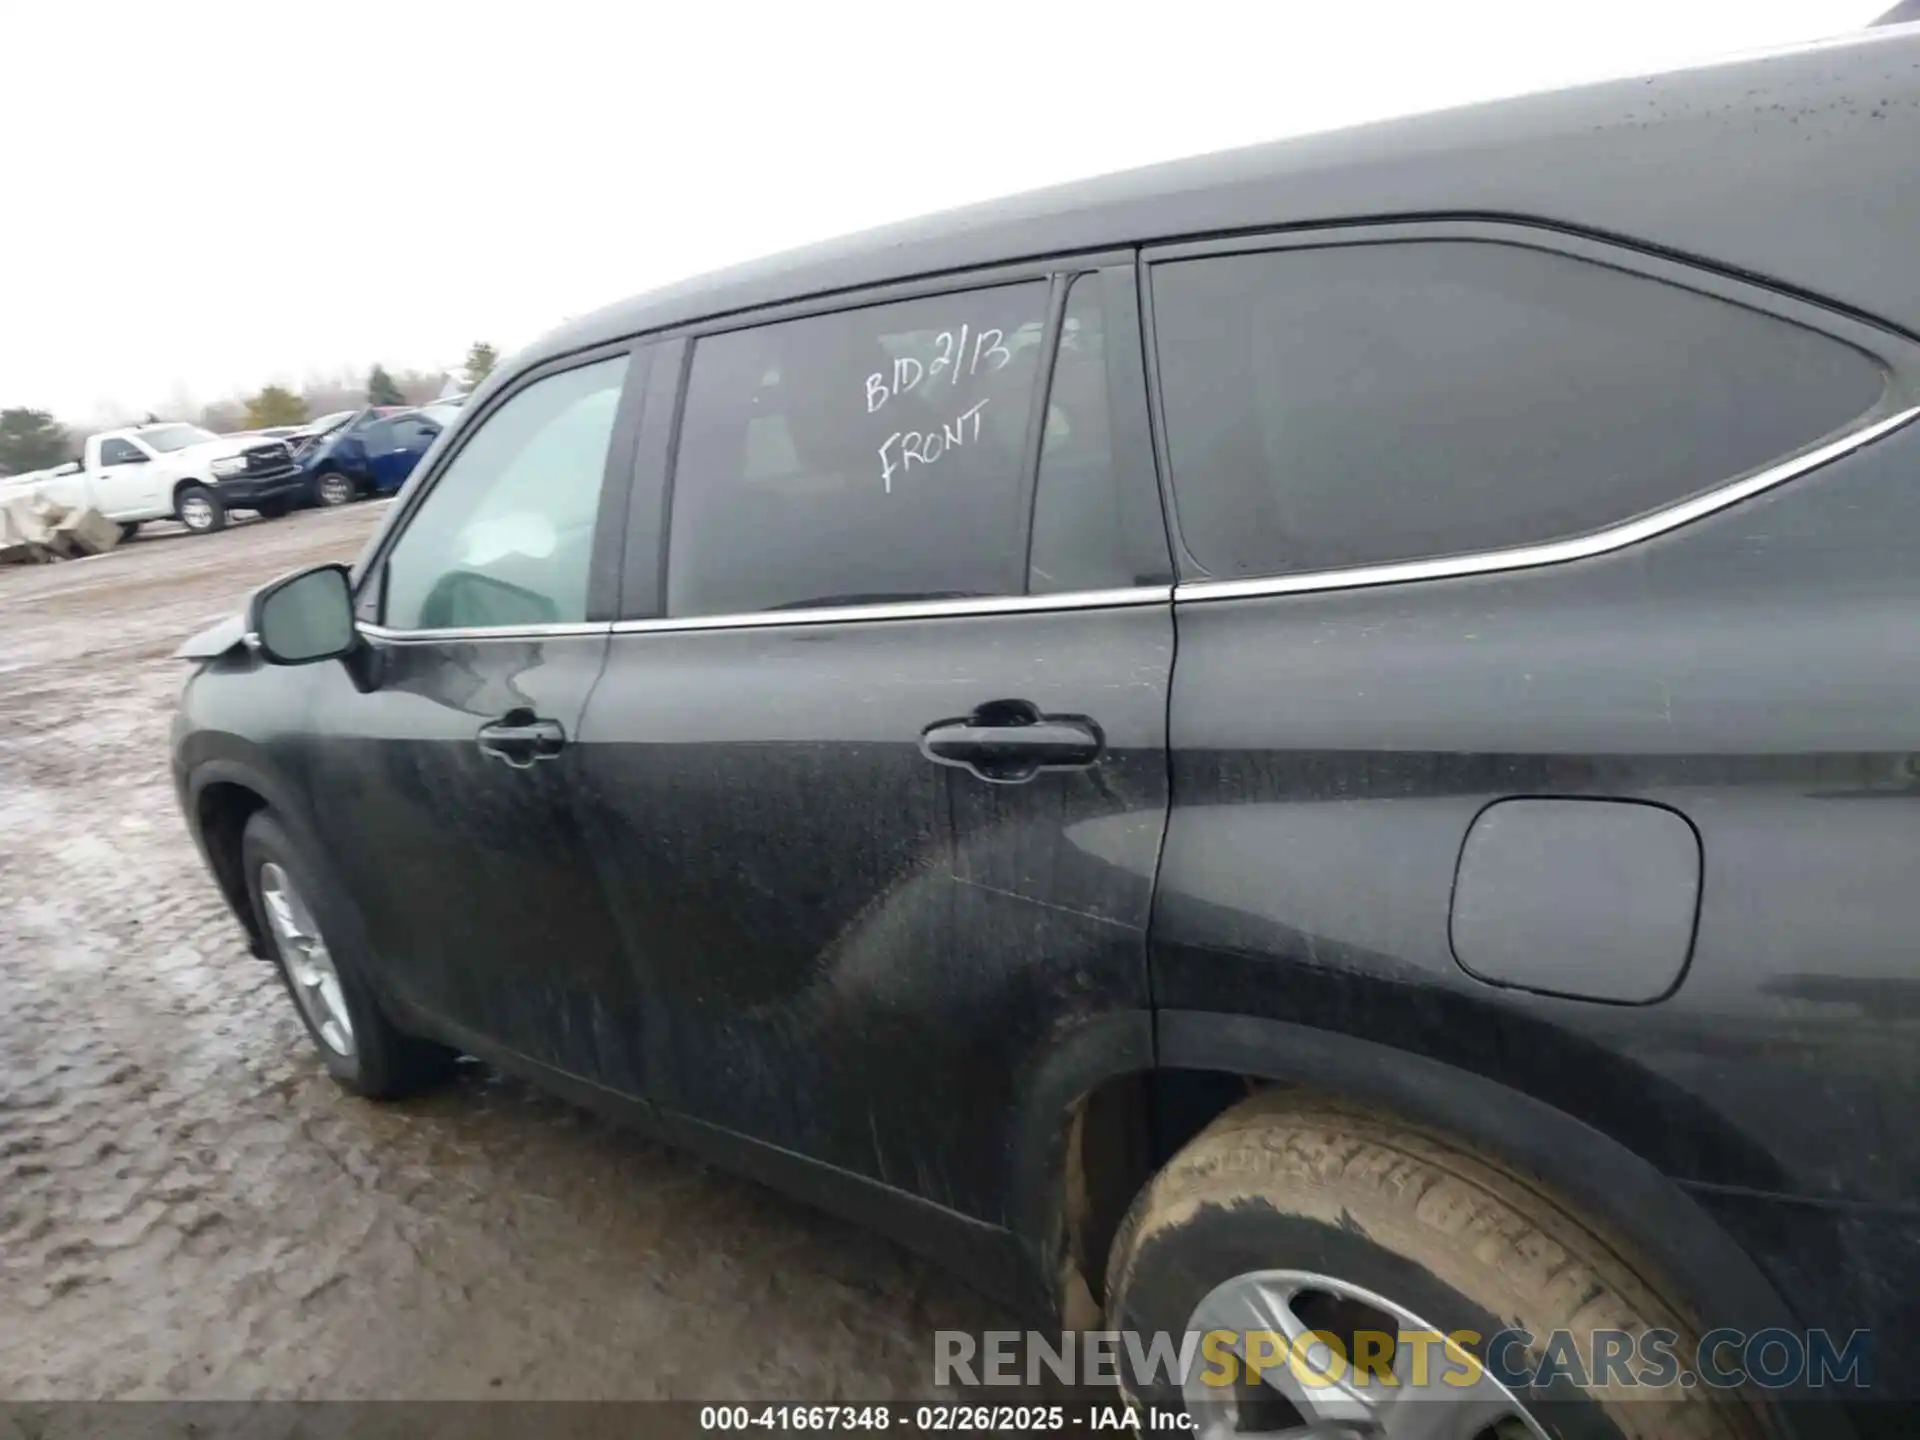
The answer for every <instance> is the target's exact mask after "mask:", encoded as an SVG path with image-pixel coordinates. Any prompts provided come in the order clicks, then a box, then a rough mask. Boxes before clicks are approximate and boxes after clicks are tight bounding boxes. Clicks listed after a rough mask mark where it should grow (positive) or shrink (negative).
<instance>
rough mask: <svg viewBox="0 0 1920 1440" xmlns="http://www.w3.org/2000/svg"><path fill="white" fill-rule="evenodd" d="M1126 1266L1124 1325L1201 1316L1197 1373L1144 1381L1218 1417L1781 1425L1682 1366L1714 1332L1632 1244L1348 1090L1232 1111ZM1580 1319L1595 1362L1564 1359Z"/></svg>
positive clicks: (1582, 1339)
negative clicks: (1645, 1270)
mask: <svg viewBox="0 0 1920 1440" xmlns="http://www.w3.org/2000/svg"><path fill="white" fill-rule="evenodd" d="M1107 1278H1108V1296H1107V1318H1106V1325H1107V1328H1108V1329H1109V1330H1124V1331H1133V1332H1137V1333H1139V1334H1140V1337H1141V1339H1140V1343H1141V1345H1142V1346H1145V1345H1147V1344H1148V1343H1149V1342H1150V1341H1151V1340H1152V1339H1154V1338H1155V1337H1156V1336H1158V1335H1159V1334H1161V1333H1163V1332H1166V1333H1170V1334H1171V1335H1172V1336H1173V1337H1174V1339H1175V1343H1176V1344H1178V1343H1179V1340H1180V1337H1182V1336H1183V1335H1187V1334H1197V1335H1199V1336H1200V1337H1201V1339H1200V1342H1199V1345H1198V1347H1197V1349H1196V1351H1195V1357H1196V1358H1195V1360H1194V1362H1193V1364H1192V1365H1191V1366H1190V1367H1189V1369H1188V1371H1187V1372H1186V1373H1185V1374H1184V1375H1172V1376H1168V1375H1165V1374H1163V1373H1155V1374H1152V1375H1150V1376H1148V1377H1144V1378H1142V1379H1139V1380H1133V1381H1131V1382H1130V1383H1129V1385H1128V1388H1129V1390H1131V1391H1132V1392H1133V1393H1134V1394H1135V1396H1136V1398H1138V1399H1139V1400H1141V1401H1144V1402H1147V1403H1150V1404H1152V1405H1153V1406H1154V1407H1155V1408H1156V1409H1162V1410H1166V1411H1172V1412H1178V1411H1180V1410H1181V1409H1184V1410H1185V1411H1186V1412H1187V1414H1188V1415H1189V1416H1190V1417H1192V1420H1193V1422H1194V1425H1193V1428H1194V1429H1195V1430H1196V1431H1197V1433H1198V1434H1200V1435H1202V1436H1216V1435H1218V1436H1224V1435H1239V1434H1245V1433H1248V1432H1260V1433H1265V1434H1279V1435H1316V1436H1317V1435H1341V1436H1346V1435H1354V1436H1363V1435H1364V1436H1379V1437H1383V1440H1392V1437H1396V1436H1421V1437H1445V1440H1548V1437H1550V1436H1551V1437H1555V1440H1753V1437H1756V1436H1757V1435H1758V1434H1759V1429H1758V1426H1757V1422H1756V1419H1755V1416H1754V1413H1753V1412H1752V1410H1751V1409H1749V1408H1748V1407H1747V1406H1746V1405H1745V1404H1744V1403H1743V1402H1742V1401H1741V1400H1740V1399H1739V1397H1738V1396H1737V1395H1735V1394H1732V1393H1718V1392H1713V1391H1704V1392H1703V1391H1702V1390H1701V1389H1700V1388H1689V1387H1688V1385H1687V1384H1686V1383H1684V1382H1683V1381H1682V1380H1681V1379H1680V1375H1681V1374H1683V1373H1687V1371H1688V1367H1689V1365H1690V1362H1691V1360H1692V1356H1693V1349H1692V1346H1693V1344H1694V1342H1695V1341H1696V1340H1697V1336H1696V1335H1695V1334H1694V1332H1693V1331H1692V1330H1691V1329H1690V1328H1689V1326H1688V1324H1687V1323H1686V1322H1685V1320H1684V1319H1683V1318H1682V1316H1681V1313H1680V1312H1679V1310H1678V1309H1677V1308H1676V1307H1675V1306H1673V1305H1672V1304H1670V1303H1668V1302H1667V1301H1666V1300H1665V1299H1664V1298H1663V1297H1662V1296H1661V1295H1660V1294H1659V1292H1658V1291H1657V1290H1656V1289H1655V1287H1654V1286H1653V1285H1652V1284H1651V1283H1650V1282H1649V1281H1648V1280H1647V1279H1645V1278H1643V1275H1642V1271H1641V1268H1640V1267H1639V1266H1637V1265H1635V1264H1633V1263H1632V1262H1630V1261H1629V1260H1628V1258H1627V1257H1626V1256H1625V1255H1624V1254H1623V1253H1622V1250H1621V1248H1620V1247H1619V1246H1618V1244H1617V1243H1616V1242H1614V1241H1611V1240H1608V1239H1606V1238H1604V1237H1602V1236H1601V1235H1599V1234H1597V1233H1595V1231H1594V1230H1592V1229H1591V1228H1590V1227H1589V1226H1588V1225H1587V1223H1586V1222H1583V1221H1581V1220H1580V1219H1578V1218H1576V1217H1575V1216H1574V1215H1573V1213H1572V1212H1571V1211H1570V1210H1568V1209H1567V1208H1565V1207H1563V1206H1562V1205H1560V1204H1559V1203H1558V1202H1557V1201H1555V1200H1552V1199H1550V1198H1549V1197H1548V1196H1547V1195H1545V1194H1543V1193H1542V1192H1540V1191H1539V1190H1537V1189H1536V1188H1534V1187H1533V1186H1532V1185H1530V1184H1527V1183H1525V1182H1522V1181H1521V1180H1519V1179H1517V1178H1516V1177H1514V1176H1511V1175H1509V1174H1507V1173H1506V1172H1505V1171H1503V1170H1501V1169H1499V1168H1497V1167H1496V1166H1495V1165H1494V1164H1493V1163H1492V1162H1491V1161H1489V1160H1487V1159H1484V1158H1482V1157H1480V1156H1478V1155H1475V1154H1473V1153H1471V1152H1469V1151H1467V1150H1464V1149H1461V1148H1458V1147H1456V1146H1454V1145H1452V1144H1450V1143H1448V1142H1445V1141H1442V1140H1440V1139H1438V1138H1437V1137H1434V1136H1430V1135H1427V1134H1425V1133H1423V1132H1421V1131H1417V1130H1412V1129H1408V1128H1405V1127H1403V1126H1401V1125H1399V1124H1397V1123H1395V1122H1394V1121H1392V1120H1391V1119H1389V1118H1387V1117H1385V1116H1382V1115H1377V1114H1373V1113H1371V1112H1368V1111H1364V1110H1361V1109H1358V1108H1352V1109H1349V1108H1347V1107H1345V1106H1343V1105H1341V1104H1340V1103H1339V1102H1337V1101H1332V1100H1327V1099H1319V1100H1314V1099H1311V1098H1302V1097H1300V1096H1298V1095H1297V1094H1292V1093H1289V1092H1285V1091H1272V1092H1267V1093H1264V1094H1261V1095H1257V1096H1255V1097H1253V1098H1251V1099H1249V1100H1247V1101H1245V1102H1243V1103H1241V1104H1239V1105H1237V1106H1235V1107H1234V1108H1233V1109H1231V1110H1229V1111H1228V1112H1227V1113H1226V1114H1225V1115H1223V1116H1221V1117H1220V1118H1219V1119H1218V1120H1216V1121H1215V1122H1214V1123H1213V1124H1212V1125H1211V1126H1209V1127H1208V1128H1207V1129H1206V1130H1204V1131H1202V1132H1201V1134H1200V1135H1199V1136H1198V1137H1197V1138H1195V1139H1194V1140H1193V1141H1192V1142H1191V1143H1189V1144H1188V1146H1187V1147H1186V1148H1185V1149H1184V1150H1182V1151H1181V1152H1180V1153H1179V1154H1178V1155H1176V1156H1175V1157H1174V1158H1173V1160H1172V1161H1170V1162H1169V1163H1168V1165H1167V1167H1166V1169H1165V1170H1163V1171H1161V1172H1160V1174H1159V1175H1157V1176H1156V1177H1155V1178H1154V1180H1153V1181H1152V1183H1151V1184H1149V1185H1148V1186H1147V1188H1146V1189H1145V1190H1144V1191H1143V1192H1142V1193H1141V1194H1140V1196H1139V1198H1138V1199H1137V1200H1136V1201H1135V1202H1134V1205H1133V1208H1132V1210H1131V1211H1130V1212H1129V1214H1128V1216H1127V1218H1126V1221H1125V1223H1124V1224H1122V1226H1121V1228H1120V1233H1119V1234H1118V1236H1116V1237H1115V1240H1114V1244H1113V1254H1112V1257H1111V1259H1110V1261H1109V1264H1108V1270H1107ZM1661 1332H1666V1333H1667V1335H1670V1336H1671V1337H1673V1338H1672V1339H1671V1340H1668V1339H1667V1338H1666V1337H1665V1336H1663V1335H1662V1334H1661ZM1443 1336H1444V1337H1447V1338H1446V1339H1444V1340H1443V1339H1442V1338H1441V1337H1443ZM1523 1336H1524V1337H1526V1338H1522V1337H1523ZM1651 1340H1658V1343H1659V1344H1660V1345H1663V1346H1665V1347H1666V1348H1667V1350H1668V1351H1669V1352H1670V1356H1671V1358H1672V1360H1673V1361H1675V1362H1677V1364H1676V1365H1675V1366H1674V1368H1673V1369H1672V1371H1670V1372H1668V1373H1665V1374H1662V1373H1661V1368H1662V1367H1661V1364H1660V1361H1661V1360H1663V1359H1664V1358H1665V1357H1663V1356H1662V1355H1661V1353H1660V1351H1659V1350H1657V1349H1653V1348H1650V1344H1649V1342H1650V1341H1651ZM1569 1341H1570V1343H1571V1347H1572V1350H1573V1352H1574V1353H1577V1354H1579V1355H1583V1356H1588V1357H1589V1360H1588V1364H1589V1365H1592V1366H1593V1371H1594V1373H1586V1372H1585V1371H1583V1370H1582V1369H1581V1367H1579V1366H1573V1367H1571V1368H1570V1369H1569V1368H1568V1367H1565V1366H1563V1365H1561V1364H1559V1363H1556V1358H1555V1357H1562V1358H1563V1357H1564V1356H1565V1354H1566V1353H1568V1348H1567V1347H1568V1346H1569ZM1603 1344H1605V1346H1606V1347H1607V1349H1608V1351H1609V1352H1610V1353H1611V1355H1613V1356H1617V1357H1618V1360H1619V1363H1618V1364H1616V1365H1615V1366H1613V1367H1611V1368H1610V1370H1609V1371H1608V1372H1606V1373H1602V1372H1600V1371H1599V1369H1598V1366H1597V1365H1594V1363H1593V1361H1592V1360H1591V1357H1592V1356H1594V1355H1596V1354H1598V1353H1600V1351H1601V1348H1602V1346H1603ZM1622 1351H1624V1354H1622V1353H1621V1352H1622ZM1650 1357H1651V1358H1650ZM1689 1378H1692V1377H1691V1376H1689ZM1628 1382H1633V1383H1628Z"/></svg>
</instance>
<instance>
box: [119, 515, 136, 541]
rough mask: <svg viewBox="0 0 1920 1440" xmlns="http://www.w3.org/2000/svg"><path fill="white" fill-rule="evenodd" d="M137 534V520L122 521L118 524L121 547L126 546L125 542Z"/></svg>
mask: <svg viewBox="0 0 1920 1440" xmlns="http://www.w3.org/2000/svg"><path fill="white" fill-rule="evenodd" d="M139 533H140V522H139V521H138V520H123V521H121V522H120V543H121V544H122V545H124V544H126V543H127V541H129V540H131V539H133V537H134V536H136V535H138V534H139Z"/></svg>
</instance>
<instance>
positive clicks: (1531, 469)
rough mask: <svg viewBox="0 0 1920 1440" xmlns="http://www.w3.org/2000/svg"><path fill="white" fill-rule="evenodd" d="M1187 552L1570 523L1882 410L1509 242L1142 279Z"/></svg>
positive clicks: (1704, 305) (1718, 481) (1373, 558)
mask: <svg viewBox="0 0 1920 1440" xmlns="http://www.w3.org/2000/svg"><path fill="white" fill-rule="evenodd" d="M1152 277H1153V304H1154V322H1155V328H1156V334H1157V344H1158V358H1159V367H1160V383H1161V391H1162V395H1163V404H1164V407H1165V416H1166V426H1167V440H1168V449H1169V454H1170V459H1171V462H1172V468H1173V482H1174V493H1175V502H1176V509H1177V513H1178V517H1179V523H1180V530H1181V536H1182V539H1183V540H1184V541H1185V543H1186V546H1187V548H1188V550H1189V552H1190V554H1191V557H1192V559H1193V560H1194V561H1197V562H1198V564H1199V566H1200V567H1202V568H1203V570H1204V571H1205V572H1206V573H1209V574H1212V575H1217V576H1222V577H1232V576H1245V575H1282V574H1287V573H1292V572H1299V571H1310V570H1325V569H1334V568H1339V567H1343V566H1354V565H1368V564H1379V563H1388V562H1393V561H1401V560H1414V559H1424V558H1430V557H1437V556H1446V555H1459V554H1467V553H1472V552H1476V551H1483V550H1495V549H1500V548H1503V547H1508V546H1515V545H1527V544H1536V543H1541V542H1545V541H1550V540H1556V539H1563V538H1567V537H1570V536H1575V535H1580V534H1583V533H1586V532H1589V531H1592V530H1596V529H1601V528H1604V527H1606V526H1609V525H1612V524H1615V523H1618V522H1620V521H1623V520H1627V519H1630V518H1632V517H1634V516H1636V515H1640V514H1643V513H1646V512H1648V511H1651V510H1656V509H1660V508H1662V507H1665V506H1668V505H1671V504H1673V503H1675V502H1677V501H1679V500H1682V499H1685V498H1686V497H1688V496H1691V495H1695V494H1698V493H1700V492H1702V491H1706V490H1711V489H1714V488H1716V487H1718V486H1720V485H1722V484H1724V483H1726V482H1727V481H1728V480H1730V479H1733V478H1735V477H1737V476H1740V475H1742V474H1745V473H1748V472H1751V471H1753V470H1756V469H1760V468H1763V467H1765V466H1766V465H1768V464H1769V463H1772V462H1774V461H1777V460H1779V459H1781V458H1783V457H1785V456H1787V455H1790V454H1792V453H1794V452H1796V451H1799V450H1802V449H1805V448H1807V447H1809V446H1810V445H1812V444H1814V443H1815V442H1817V441H1819V440H1820V439H1822V438H1823V437H1825V436H1828V435H1829V434H1831V433H1832V432H1833V431H1835V430H1837V429H1840V428H1843V427H1845V426H1847V425H1848V424H1849V422H1852V421H1854V420H1856V419H1857V418H1858V417H1860V416H1861V415H1862V414H1863V413H1865V412H1866V411H1868V410H1870V409H1871V408H1872V407H1873V406H1874V404H1875V403H1876V402H1877V401H1878V400H1879V399H1880V397H1881V395H1882V393H1883V390H1884V387H1885V383H1886V376H1885V372H1884V370H1883V369H1882V367H1881V365H1880V363H1879V362H1878V361H1877V360H1875V359H1874V358H1873V357H1871V356H1869V355H1867V354H1866V353H1864V352H1863V351H1860V350H1857V349H1855V348H1853V347H1852V346H1849V345H1846V344H1844V343H1842V342H1840V341H1838V340H1835V339H1832V338H1830V337H1828V336H1826V335H1823V334H1820V333H1818V332H1816V331H1813V330H1809V329H1806V328H1804V327H1802V326H1799V325H1795V324H1793V323H1791V322H1789V321H1786V320H1782V319H1778V318H1776V317H1774V316H1771V315H1766V314H1762V313H1760V312H1758V311H1754V310H1749V309H1746V308H1745V307H1742V306H1739V305H1735V304H1732V303H1730V302H1728V301H1724V300H1720V299H1716V298H1714V297H1712V296H1708V295H1705V294H1701V293H1699V292H1697V291H1692V290H1687V289H1682V288H1680V287H1678V286H1675V285H1671V284H1666V283H1664V282H1661V281H1657V280H1653V279H1649V278H1647V277H1644V276H1640V275H1634V274H1630V273H1628V272H1626V271H1623V270H1616V269H1613V268H1611V267H1609V266H1604V265H1600V264H1596V263H1592V262H1589V261H1585V260H1578V259H1574V258H1572V257H1569V256H1565V255H1559V254H1551V253H1548V252H1546V251H1542V250H1534V249H1528V248H1525V247H1522V246H1517V245H1508V244H1498V243H1491V242H1481V241H1412V242H1395V243H1378V244H1358V245H1348V246H1343V247H1329V248H1324V249H1297V250H1272V251H1264V252H1260V253H1255V254H1245V255H1225V256H1216V257H1208V258H1205V259H1196V260H1182V261H1176V262H1171V263H1165V264H1160V265H1156V266H1155V267H1154V268H1153V272H1152Z"/></svg>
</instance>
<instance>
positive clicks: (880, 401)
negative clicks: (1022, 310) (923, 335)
mask: <svg viewBox="0 0 1920 1440" xmlns="http://www.w3.org/2000/svg"><path fill="white" fill-rule="evenodd" d="M969 336H971V338H972V341H973V348H972V351H971V353H969V351H968V348H967V341H968V338H969ZM1006 338H1007V337H1006V335H1005V333H1004V332H1003V331H1001V330H999V329H997V328H995V327H992V326H989V327H988V328H987V329H985V330H972V329H971V328H970V327H968V326H966V325H962V326H961V327H960V328H959V330H958V331H953V330H942V331H941V332H940V334H939V336H938V337H937V338H936V339H935V340H934V342H933V344H934V350H935V352H936V353H935V354H934V357H933V358H932V359H931V360H928V361H925V362H922V361H920V360H916V359H914V357H913V356H911V355H903V356H901V357H900V358H899V359H898V360H895V361H894V362H893V373H892V374H891V375H889V374H888V373H887V372H886V371H885V370H876V371H874V372H873V374H871V375H869V376H867V413H868V414H869V415H871V414H873V412H874V411H876V410H878V409H879V408H880V407H881V406H883V405H885V404H886V403H887V402H888V401H889V400H891V399H893V397H894V396H896V395H904V394H906V393H907V392H908V391H909V390H912V389H914V388H916V387H920V386H924V387H925V388H926V389H928V390H931V389H932V388H933V387H934V386H935V385H937V384H939V383H940V380H941V377H942V376H945V377H946V382H947V383H948V384H949V385H958V384H959V383H960V377H961V376H962V375H976V374H978V373H979V371H980V367H981V365H982V364H985V365H986V366H987V368H988V370H989V371H993V370H1004V369H1006V367H1007V366H1008V365H1010V364H1011V363H1012V362H1013V352H1012V351H1011V350H1009V349H1007V347H1006V346H1005V345H1004V344H1002V343H1001V342H1002V341H1004V340H1005V339H1006Z"/></svg>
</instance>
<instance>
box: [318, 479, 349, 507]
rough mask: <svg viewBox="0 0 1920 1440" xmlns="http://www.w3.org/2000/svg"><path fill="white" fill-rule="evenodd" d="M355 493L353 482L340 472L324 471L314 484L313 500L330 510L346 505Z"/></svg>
mask: <svg viewBox="0 0 1920 1440" xmlns="http://www.w3.org/2000/svg"><path fill="white" fill-rule="evenodd" d="M355 493H356V489H355V486H354V483H353V480H352V479H351V478H350V477H349V476H346V475H342V474H341V473H340V472H339V471H338V470H326V471H323V472H321V474H320V475H319V476H318V477H316V478H315V480H314V482H313V498H314V499H315V500H316V501H317V502H318V503H319V504H321V505H324V506H326V507H327V508H328V509H332V508H333V507H334V506H336V505H345V504H346V503H347V502H348V501H349V500H351V499H353V497H354V495H355Z"/></svg>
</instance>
